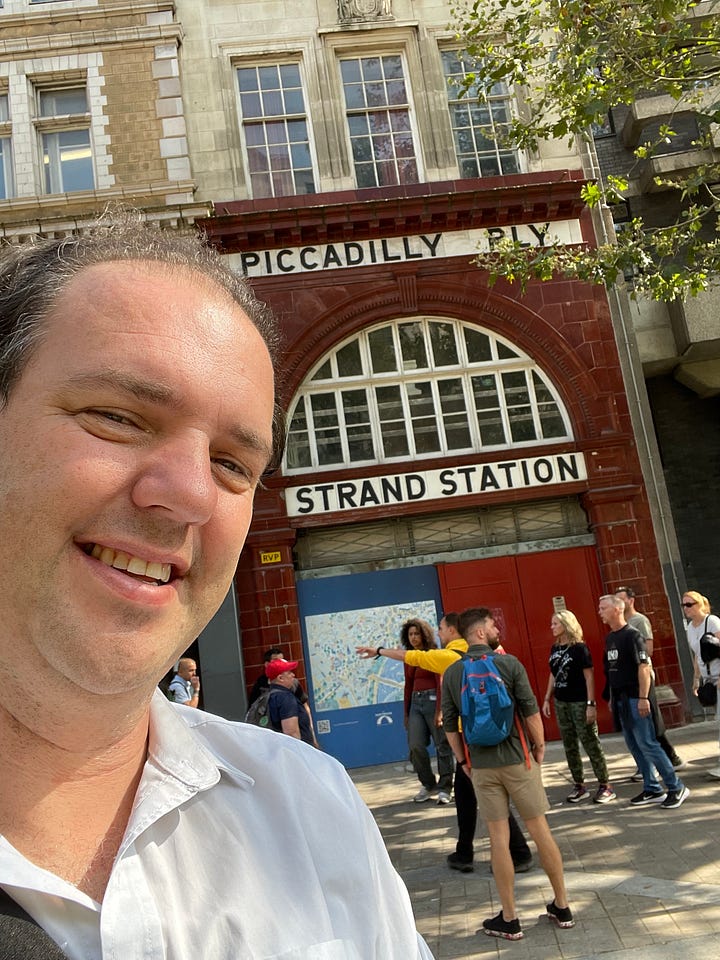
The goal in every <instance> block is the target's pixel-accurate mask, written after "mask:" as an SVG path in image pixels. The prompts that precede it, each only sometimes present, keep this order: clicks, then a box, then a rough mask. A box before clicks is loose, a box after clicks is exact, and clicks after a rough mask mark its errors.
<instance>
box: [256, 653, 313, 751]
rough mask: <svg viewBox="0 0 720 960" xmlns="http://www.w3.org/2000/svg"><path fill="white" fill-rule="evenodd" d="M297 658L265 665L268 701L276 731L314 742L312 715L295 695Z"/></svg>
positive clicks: (274, 661) (270, 715)
mask: <svg viewBox="0 0 720 960" xmlns="http://www.w3.org/2000/svg"><path fill="white" fill-rule="evenodd" d="M297 665H298V662H297V660H282V659H277V660H270V661H269V663H267V664H265V674H266V675H267V678H268V680H269V681H270V688H271V690H272V694H271V696H270V699H269V701H268V716H269V717H270V723H271V725H272V727H273V730H277V731H278V732H279V733H286V734H287V735H288V736H289V737H295V739H296V740H303V741H304V742H305V743H309V744H311V745H312V746H314V745H315V737H314V736H313V731H312V726H311V724H310V717H309V716H308V712H307V710H305V709H304V708H303V707H302V706H301V705H300V703H299V702H298V699H297V697H296V696H295V692H294V691H295V674H294V672H293V671H294V670H295V669H296V668H297Z"/></svg>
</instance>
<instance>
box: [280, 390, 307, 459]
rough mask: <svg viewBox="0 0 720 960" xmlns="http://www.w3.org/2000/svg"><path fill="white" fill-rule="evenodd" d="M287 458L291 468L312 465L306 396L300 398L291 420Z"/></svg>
mask: <svg viewBox="0 0 720 960" xmlns="http://www.w3.org/2000/svg"><path fill="white" fill-rule="evenodd" d="M286 459H287V464H288V467H289V468H290V469H291V470H296V469H300V468H301V467H309V466H312V457H311V454H310V440H309V436H308V429H307V418H306V416H305V398H304V397H300V399H299V400H298V402H297V406H296V407H295V412H294V414H293V416H292V418H291V420H290V427H289V430H288V438H287V453H286Z"/></svg>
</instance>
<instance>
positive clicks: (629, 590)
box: [615, 587, 635, 600]
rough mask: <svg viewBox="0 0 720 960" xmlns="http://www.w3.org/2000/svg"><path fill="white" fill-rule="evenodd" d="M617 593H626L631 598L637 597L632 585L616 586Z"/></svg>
mask: <svg viewBox="0 0 720 960" xmlns="http://www.w3.org/2000/svg"><path fill="white" fill-rule="evenodd" d="M615 593H624V594H626V595H627V597H628V598H629V599H630V600H632V599H633V598H634V597H635V591H634V590H633V588H632V587H615Z"/></svg>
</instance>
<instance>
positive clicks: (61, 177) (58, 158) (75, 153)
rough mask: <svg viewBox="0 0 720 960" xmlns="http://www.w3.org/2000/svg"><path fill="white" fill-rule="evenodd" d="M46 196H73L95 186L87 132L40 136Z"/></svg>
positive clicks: (73, 131)
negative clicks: (72, 194)
mask: <svg viewBox="0 0 720 960" xmlns="http://www.w3.org/2000/svg"><path fill="white" fill-rule="evenodd" d="M42 147H43V158H42V159H43V168H44V170H45V192H46V193H73V192H75V191H77V190H92V189H93V187H94V186H95V178H94V173H93V163H92V152H91V150H90V131H89V130H63V131H61V132H59V133H46V134H43V137H42Z"/></svg>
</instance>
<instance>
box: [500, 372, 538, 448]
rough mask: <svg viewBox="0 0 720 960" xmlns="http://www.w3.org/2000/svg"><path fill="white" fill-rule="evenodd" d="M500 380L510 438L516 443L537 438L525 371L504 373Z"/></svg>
mask: <svg viewBox="0 0 720 960" xmlns="http://www.w3.org/2000/svg"><path fill="white" fill-rule="evenodd" d="M502 382H503V390H504V392H505V403H506V404H507V409H508V419H509V421H510V433H511V435H512V439H513V440H514V441H515V442H516V443H520V442H522V441H526V440H535V439H537V436H536V432H535V424H534V422H533V411H532V407H531V406H530V391H529V390H528V385H527V379H526V377H525V372H524V371H517V372H515V373H504V374H503V375H502Z"/></svg>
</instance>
